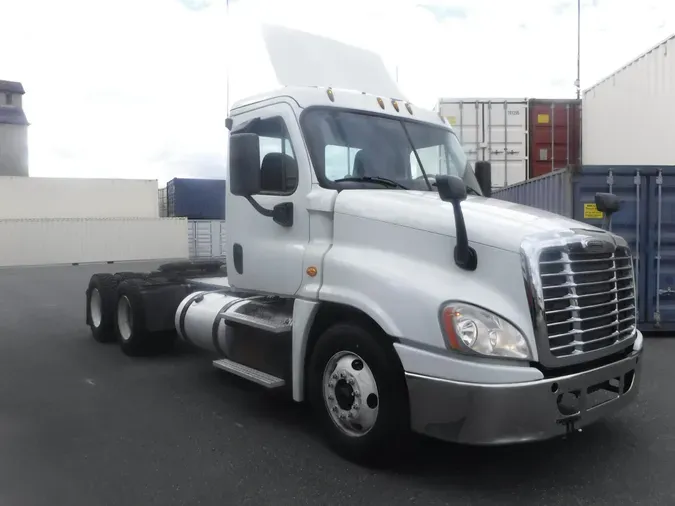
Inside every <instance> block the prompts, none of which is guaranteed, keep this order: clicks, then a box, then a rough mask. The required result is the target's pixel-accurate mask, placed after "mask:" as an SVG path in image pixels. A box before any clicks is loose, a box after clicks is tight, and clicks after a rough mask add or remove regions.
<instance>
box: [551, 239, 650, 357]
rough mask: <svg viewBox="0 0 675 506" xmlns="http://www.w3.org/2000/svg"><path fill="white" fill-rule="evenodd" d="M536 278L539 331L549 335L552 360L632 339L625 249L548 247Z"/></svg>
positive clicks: (629, 265)
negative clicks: (539, 298)
mask: <svg viewBox="0 0 675 506" xmlns="http://www.w3.org/2000/svg"><path fill="white" fill-rule="evenodd" d="M539 275H540V281H541V289H542V294H543V295H544V298H543V302H544V320H545V325H546V328H545V329H543V331H546V329H548V336H546V337H547V338H548V345H549V350H550V352H551V354H552V355H553V356H554V357H556V358H559V359H561V358H564V357H569V356H571V355H579V354H583V353H588V352H592V351H597V350H600V349H603V348H606V347H608V346H612V345H614V344H616V343H617V342H620V341H622V340H624V339H627V338H629V337H630V336H632V335H633V333H634V331H635V328H636V324H637V322H636V307H635V306H636V305H635V288H634V281H633V279H634V278H633V260H632V256H631V254H630V251H629V250H628V249H627V248H623V247H620V248H618V249H617V250H616V251H615V252H614V253H588V252H586V251H582V250H581V248H577V247H576V245H574V244H566V245H560V246H558V245H556V246H551V247H549V248H546V249H544V250H543V251H541V253H540V256H539ZM546 337H544V339H546Z"/></svg>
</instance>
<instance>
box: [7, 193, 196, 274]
mask: <svg viewBox="0 0 675 506" xmlns="http://www.w3.org/2000/svg"><path fill="white" fill-rule="evenodd" d="M155 195H156V193H155ZM0 237H2V247H1V248H0V266H2V267H9V266H19V265H55V264H73V263H87V262H122V261H136V260H159V259H186V258H188V254H189V253H188V252H189V249H188V241H187V237H188V224H187V220H185V219H183V218H89V219H35V220H0Z"/></svg>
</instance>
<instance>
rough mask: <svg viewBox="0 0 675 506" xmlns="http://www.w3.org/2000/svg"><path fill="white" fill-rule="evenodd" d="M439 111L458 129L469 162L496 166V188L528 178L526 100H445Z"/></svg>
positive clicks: (493, 170) (494, 170)
mask: <svg viewBox="0 0 675 506" xmlns="http://www.w3.org/2000/svg"><path fill="white" fill-rule="evenodd" d="M438 108H439V112H440V114H441V116H443V117H444V118H445V119H446V120H447V121H448V123H449V124H450V125H452V128H453V129H454V130H455V133H456V134H457V137H458V138H459V141H460V143H461V144H462V146H463V147H464V151H465V152H466V154H467V156H468V157H469V160H470V161H471V162H472V163H475V162H476V161H483V160H484V161H488V162H490V163H491V164H492V186H493V188H502V187H504V186H509V185H512V184H515V183H520V182H521V181H525V180H526V179H527V174H528V149H529V137H528V131H527V116H528V103H527V100H526V99H523V98H462V99H459V98H441V99H440V100H439V103H438Z"/></svg>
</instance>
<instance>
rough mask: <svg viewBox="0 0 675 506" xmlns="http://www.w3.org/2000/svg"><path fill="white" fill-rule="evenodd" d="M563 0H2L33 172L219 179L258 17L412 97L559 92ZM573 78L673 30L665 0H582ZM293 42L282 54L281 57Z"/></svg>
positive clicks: (569, 15)
mask: <svg viewBox="0 0 675 506" xmlns="http://www.w3.org/2000/svg"><path fill="white" fill-rule="evenodd" d="M576 7H577V2H576V0H508V1H507V0H340V1H336V0H332V1H331V0H230V7H229V15H228V10H227V9H226V5H225V0H58V1H54V0H0V13H2V18H1V19H0V55H1V56H0V79H6V80H16V81H21V82H22V83H23V84H24V87H25V89H26V95H25V96H24V109H25V111H26V114H27V116H28V120H29V121H30V123H31V126H30V127H29V157H30V162H29V163H30V175H31V176H49V177H120V178H144V179H158V180H159V181H160V183H162V182H164V181H166V180H168V179H171V178H172V177H215V178H222V177H224V160H225V155H226V131H225V127H224V121H225V117H226V111H227V108H228V93H227V88H228V76H229V84H230V93H229V100H230V105H231V103H232V102H233V101H235V100H237V99H238V98H243V97H244V96H246V95H247V94H248V93H249V92H251V91H252V90H255V91H259V90H261V89H265V88H273V87H276V86H277V83H276V80H275V76H274V73H273V71H272V69H271V67H270V66H269V62H268V61H267V58H266V54H265V51H264V50H263V45H262V44H263V43H262V38H261V36H260V31H259V27H260V24H261V23H268V24H275V25H281V26H286V27H290V28H296V29H300V30H303V31H307V32H311V33H316V34H320V35H324V36H327V37H331V38H335V39H337V40H340V41H342V42H346V43H349V44H353V45H356V46H359V47H364V48H367V49H370V50H372V51H375V52H377V53H379V54H380V55H381V56H382V58H383V60H384V62H385V65H386V66H387V68H388V69H389V70H390V72H391V74H392V76H395V75H398V82H399V87H400V88H401V89H402V91H403V92H404V93H405V95H406V96H407V97H408V98H409V99H410V100H411V101H412V102H413V103H415V104H417V105H419V106H423V107H428V108H431V107H433V106H434V105H435V103H436V101H437V100H438V98H439V97H441V96H442V97H455V98H461V97H508V98H511V97H513V98H516V97H517V98H524V97H529V98H558V97H559V98H571V97H574V96H575V88H574V81H575V79H576V59H577V44H576V38H577V9H576ZM581 10H582V14H581V20H582V21H581V34H582V50H581V87H582V89H586V88H589V87H590V86H592V85H593V84H594V83H596V82H597V81H599V80H601V79H602V78H604V77H606V76H607V75H609V74H611V73H612V72H614V71H615V70H617V69H618V68H620V67H621V66H623V65H624V64H626V63H628V62H629V61H630V60H632V59H633V58H634V57H636V56H638V55H639V54H641V53H643V52H645V51H646V50H648V49H649V48H651V47H652V46H654V45H655V44H657V43H659V42H660V41H661V40H663V39H665V38H666V37H668V36H669V35H671V34H673V33H675V2H673V1H672V0H641V1H640V2H635V1H634V0H581ZM292 57H293V55H289V58H292Z"/></svg>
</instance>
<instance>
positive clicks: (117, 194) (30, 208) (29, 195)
mask: <svg viewBox="0 0 675 506" xmlns="http://www.w3.org/2000/svg"><path fill="white" fill-rule="evenodd" d="M158 216H159V215H158V207H157V180H146V179H85V178H51V177H0V219H6V220H20V219H40V218H66V219H71V218H157V217H158Z"/></svg>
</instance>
